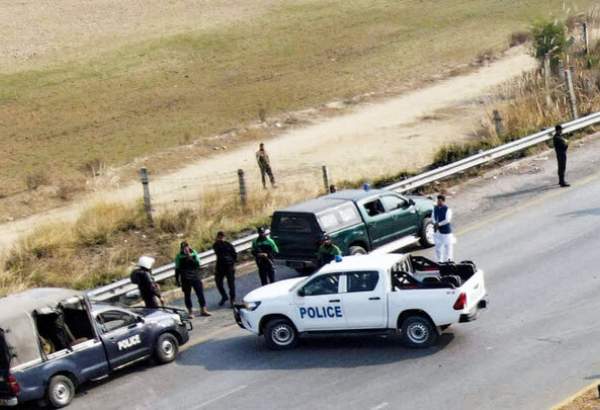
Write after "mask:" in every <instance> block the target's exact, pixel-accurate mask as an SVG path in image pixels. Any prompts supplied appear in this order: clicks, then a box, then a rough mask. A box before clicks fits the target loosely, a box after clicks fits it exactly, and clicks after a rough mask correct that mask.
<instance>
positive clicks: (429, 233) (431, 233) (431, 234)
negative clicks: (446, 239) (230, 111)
mask: <svg viewBox="0 0 600 410" xmlns="http://www.w3.org/2000/svg"><path fill="white" fill-rule="evenodd" d="M425 239H426V240H427V242H428V243H430V244H433V243H435V229H433V224H427V226H426V227H425Z"/></svg>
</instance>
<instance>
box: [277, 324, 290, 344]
mask: <svg viewBox="0 0 600 410" xmlns="http://www.w3.org/2000/svg"><path fill="white" fill-rule="evenodd" d="M271 339H272V340H273V342H275V344H277V345H278V346H287V345H289V344H290V343H292V341H293V340H294V329H292V328H291V327H290V326H289V325H285V324H281V325H278V326H276V327H274V328H273V330H271Z"/></svg>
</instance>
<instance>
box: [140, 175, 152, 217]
mask: <svg viewBox="0 0 600 410" xmlns="http://www.w3.org/2000/svg"><path fill="white" fill-rule="evenodd" d="M140 180H141V181H142V188H143V189H144V211H145V212H146V217H147V218H148V222H150V225H152V223H153V219H152V203H151V202H150V178H148V170H147V169H146V167H143V168H140Z"/></svg>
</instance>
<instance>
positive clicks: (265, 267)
mask: <svg viewBox="0 0 600 410" xmlns="http://www.w3.org/2000/svg"><path fill="white" fill-rule="evenodd" d="M256 266H258V276H259V277H260V284H261V285H262V286H265V285H267V284H269V283H273V282H275V267H274V266H273V262H271V261H270V260H269V259H266V258H265V259H258V260H257V261H256Z"/></svg>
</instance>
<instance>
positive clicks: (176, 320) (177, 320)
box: [173, 315, 183, 326]
mask: <svg viewBox="0 0 600 410" xmlns="http://www.w3.org/2000/svg"><path fill="white" fill-rule="evenodd" d="M173 319H175V323H177V324H178V325H179V326H183V321H182V320H181V316H179V315H175V316H173Z"/></svg>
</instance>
